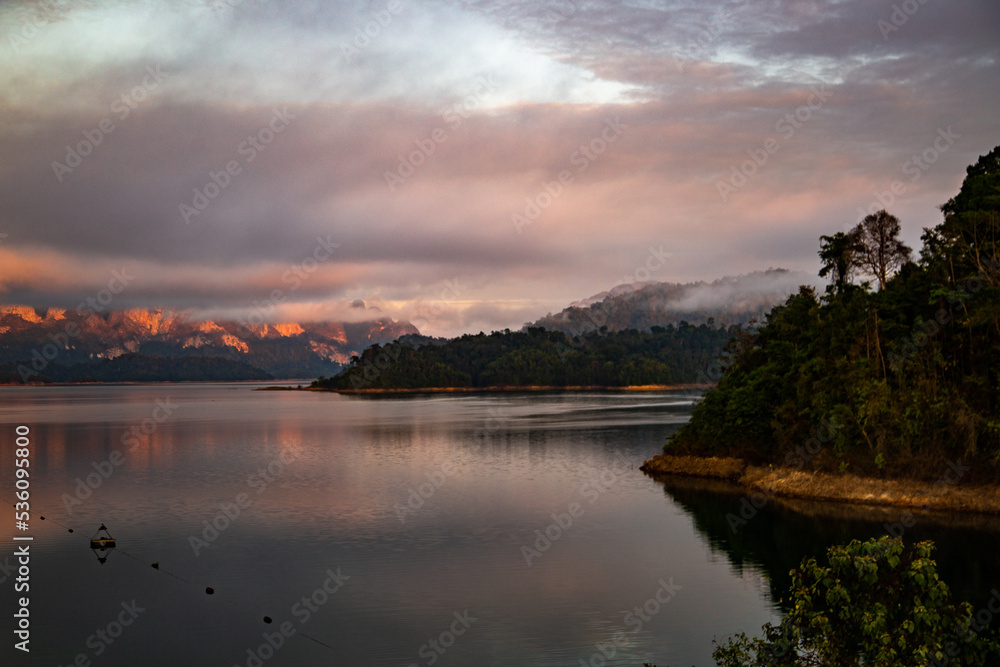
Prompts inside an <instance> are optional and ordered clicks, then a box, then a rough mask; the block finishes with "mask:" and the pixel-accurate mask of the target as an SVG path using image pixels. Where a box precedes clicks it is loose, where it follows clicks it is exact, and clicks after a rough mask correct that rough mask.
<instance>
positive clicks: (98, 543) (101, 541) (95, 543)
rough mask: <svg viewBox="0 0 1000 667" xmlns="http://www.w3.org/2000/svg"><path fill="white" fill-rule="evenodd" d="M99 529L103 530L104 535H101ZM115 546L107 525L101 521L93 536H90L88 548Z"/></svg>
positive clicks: (111, 547) (109, 547) (110, 547)
mask: <svg viewBox="0 0 1000 667" xmlns="http://www.w3.org/2000/svg"><path fill="white" fill-rule="evenodd" d="M101 531H104V535H101ZM114 546H115V538H113V537H111V533H109V532H108V528H107V526H105V525H104V524H103V523H102V524H101V527H100V528H98V529H97V532H96V533H94V536H93V537H92V538H90V548H91V549H113V548H114Z"/></svg>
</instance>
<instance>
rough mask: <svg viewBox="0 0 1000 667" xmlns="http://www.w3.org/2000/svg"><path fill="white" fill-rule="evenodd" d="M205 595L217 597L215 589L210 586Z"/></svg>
mask: <svg viewBox="0 0 1000 667" xmlns="http://www.w3.org/2000/svg"><path fill="white" fill-rule="evenodd" d="M205 593H207V594H208V595H215V589H214V588H212V587H211V586H209V587H208V588H206V589H205Z"/></svg>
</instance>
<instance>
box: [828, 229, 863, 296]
mask: <svg viewBox="0 0 1000 667" xmlns="http://www.w3.org/2000/svg"><path fill="white" fill-rule="evenodd" d="M819 240H820V248H819V258H820V260H822V262H823V268H822V269H820V272H819V275H820V278H825V277H826V276H828V275H829V276H830V282H831V283H833V285H834V286H835V287H836V288H837V292H843V291H844V288H845V287H846V286H847V285H849V284H850V282H851V279H852V278H853V277H854V274H855V272H856V271H857V269H858V260H859V258H860V255H861V253H862V252H864V247H863V246H862V244H861V239H860V238H859V235H858V233H857V229H854V230H852V231H850V232H848V233H847V234H845V233H844V232H837V233H836V234H834V235H833V236H821V237H819Z"/></svg>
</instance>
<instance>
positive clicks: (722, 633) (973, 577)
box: [0, 384, 1000, 667]
mask: <svg viewBox="0 0 1000 667" xmlns="http://www.w3.org/2000/svg"><path fill="white" fill-rule="evenodd" d="M254 386H255V385H248V384H237V385H234V384H202V385H141V386H87V387H40V388H32V387H9V388H0V450H2V451H0V479H2V480H3V481H2V489H0V498H2V499H3V500H4V501H5V502H6V503H7V504H6V506H7V508H8V509H7V511H6V512H5V513H4V514H3V516H4V517H6V518H5V525H6V526H7V529H6V533H5V534H6V535H7V537H6V538H4V539H5V541H6V542H7V543H8V544H12V545H13V544H15V543H14V542H12V541H11V540H10V538H11V537H12V536H14V535H17V534H19V531H17V530H16V528H15V517H14V512H13V507H12V506H11V505H12V503H13V501H14V492H15V491H14V480H15V475H14V459H15V453H14V442H15V437H16V436H15V432H16V428H17V427H18V426H26V427H28V429H30V436H29V437H30V439H31V445H30V449H31V457H32V458H31V468H30V470H31V478H30V482H31V487H30V491H31V494H32V495H31V505H32V508H31V509H32V511H31V518H30V529H29V530H28V531H27V532H25V533H20V534H21V535H30V536H32V537H34V540H33V541H32V542H30V543H29V542H19V543H16V544H17V545H18V546H19V545H22V544H30V554H31V560H30V582H29V584H30V593H29V594H30V605H29V609H30V633H31V634H30V649H31V652H30V654H24V653H21V652H19V651H16V650H15V649H14V648H13V644H14V642H15V641H17V639H16V638H13V637H14V636H13V635H12V633H11V631H10V630H11V629H12V628H13V622H12V615H13V614H14V613H15V611H16V610H17V606H16V599H17V598H18V597H19V596H21V595H23V593H17V594H16V593H15V591H14V585H15V578H16V577H17V574H16V571H15V570H14V569H13V568H12V565H14V564H15V562H16V561H15V559H14V557H13V555H12V554H13V552H14V548H15V547H14V546H11V547H9V548H5V549H4V550H3V552H2V555H0V568H2V569H0V579H2V582H3V583H2V586H3V592H4V594H3V614H4V618H5V619H7V620H6V621H5V624H6V625H5V626H4V627H5V628H7V631H6V632H5V633H4V636H5V637H6V639H5V640H4V646H3V649H2V653H0V655H3V656H5V659H4V660H3V664H24V665H48V666H52V665H73V664H79V665H86V664H93V665H125V666H130V667H131V666H137V665H143V666H145V665H168V666H178V665H195V666H200V665H207V666H214V665H218V666H220V667H231V666H235V665H240V666H244V667H253V666H255V665H256V666H257V667H261V666H262V665H268V666H270V665H282V666H284V665H389V666H398V667H410V666H412V665H420V666H424V665H426V666H428V667H429V666H430V665H441V666H444V667H447V666H448V665H456V666H478V665H567V666H568V665H574V666H578V665H581V664H582V665H642V663H643V662H647V661H648V662H653V663H655V664H657V665H658V666H659V667H666V666H668V665H673V666H674V667H688V666H689V665H692V664H693V665H699V666H703V665H713V664H714V662H712V660H711V657H710V656H711V651H712V640H713V639H723V638H725V637H727V636H729V635H731V634H733V633H735V632H739V631H741V630H745V631H747V632H749V633H754V634H756V633H757V632H758V631H759V630H760V626H761V625H762V624H763V623H765V622H768V621H772V622H776V621H777V620H778V619H779V618H780V615H781V607H780V605H779V603H778V598H779V597H780V591H781V589H782V588H783V587H784V586H785V585H786V583H787V581H788V580H787V572H788V570H789V569H790V568H791V567H793V566H795V565H796V564H797V563H798V562H799V561H800V560H801V558H802V557H803V556H805V555H807V554H809V555H819V554H821V553H822V552H823V551H824V550H825V549H826V547H827V546H829V545H830V544H834V543H838V542H843V541H847V540H849V539H851V538H855V537H856V538H867V537H871V536H875V535H878V534H881V533H884V532H885V529H884V527H883V526H884V524H886V523H893V522H897V521H899V518H900V513H899V511H898V510H877V509H875V510H860V509H857V510H853V509H852V510H848V509H844V508H837V507H828V506H827V507H824V506H820V505H816V504H809V503H800V504H796V505H787V504H779V503H775V502H772V503H768V504H766V505H765V506H764V507H763V508H761V509H759V510H757V512H756V515H754V516H752V517H751V518H750V519H749V520H748V521H747V523H746V525H742V526H739V527H738V529H737V530H736V531H735V532H734V531H733V530H732V528H731V527H730V523H729V522H727V518H726V517H727V514H731V513H739V512H740V510H741V503H742V501H743V499H742V497H741V495H740V494H739V493H738V492H734V491H733V490H732V489H729V488H727V487H725V486H723V485H717V484H707V483H703V482H696V481H684V480H676V481H671V482H668V483H666V484H665V483H662V482H656V481H653V480H651V479H649V478H647V477H646V476H645V475H643V474H642V473H641V472H640V471H639V470H638V467H639V465H641V463H642V461H643V460H644V459H646V458H648V457H649V456H651V455H652V454H655V453H657V452H659V451H661V448H662V445H663V443H664V441H665V440H666V438H667V437H668V436H669V435H670V433H671V432H672V431H673V430H675V429H676V428H677V427H678V425H680V424H682V423H683V422H684V421H685V420H686V419H687V418H688V415H689V413H690V410H691V406H692V404H693V402H694V400H696V397H697V396H696V394H693V393H690V392H656V393H630V394H625V393H606V394H605V393H554V394H490V395H478V394H477V395H468V396H463V395H421V396H409V397H404V398H380V399H373V398H363V397H345V396H339V395H336V394H325V393H324V394H320V393H312V392H275V391H269V392H260V391H253V388H254ZM22 430H23V429H22ZM41 516H44V517H45V520H44V521H43V520H42V519H41ZM102 523H103V524H105V525H106V526H107V528H108V529H109V531H110V533H111V534H112V535H113V536H114V537H115V538H116V539H117V548H116V549H114V550H113V551H111V552H109V553H107V554H105V555H106V559H105V560H104V562H101V560H100V559H99V556H101V554H100V553H98V552H94V551H92V550H91V549H90V548H89V538H90V537H91V535H93V534H94V533H95V532H96V531H97V529H98V527H99V526H100V525H101V524H102ZM69 529H72V530H73V532H72V533H70V532H69ZM905 537H906V539H908V540H910V539H914V540H919V539H934V540H936V541H937V542H938V552H937V556H938V561H939V565H940V569H941V571H942V573H943V575H944V576H945V578H946V580H947V581H948V583H949V584H950V585H951V586H952V588H953V591H954V592H955V593H956V595H957V596H959V597H961V598H962V599H968V600H970V601H972V602H973V603H974V604H975V605H978V606H983V605H985V603H986V602H987V600H988V599H989V598H990V596H991V594H992V593H991V591H992V590H993V589H994V588H996V587H1000V529H998V528H997V526H996V524H995V522H993V521H990V520H985V519H973V518H962V517H935V516H924V515H920V516H918V517H917V525H916V526H914V527H912V528H909V529H907V530H906V535H905ZM153 563H157V564H158V569H157V568H154V567H152V564H153ZM207 587H211V588H212V589H214V594H213V595H208V594H207V593H206V588H207ZM977 608H978V607H977ZM265 616H266V617H269V618H270V619H271V620H272V622H271V623H265V621H264V617H265Z"/></svg>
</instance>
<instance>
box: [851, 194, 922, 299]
mask: <svg viewBox="0 0 1000 667" xmlns="http://www.w3.org/2000/svg"><path fill="white" fill-rule="evenodd" d="M899 230H900V225H899V218H897V217H896V216H894V215H891V214H890V213H889V212H888V211H886V210H885V209H882V210H881V211H879V212H878V213H872V214H871V215H868V216H865V219H864V220H862V221H861V222H859V223H858V225H857V226H856V227H855V228H854V229H852V230H851V234H853V235H856V236H857V239H858V241H859V244H860V246H859V250H860V253H859V256H858V260H859V264H860V266H861V269H862V270H863V271H864V272H865V273H867V274H868V275H870V276H873V277H874V278H875V279H876V280H878V286H879V289H880V290H881V289H885V283H886V281H887V280H888V279H889V276H890V275H892V274H893V273H895V272H896V270H897V269H899V267H901V266H903V264H906V262H908V261H909V260H910V255H911V253H912V250H910V247H909V246H908V245H906V244H905V243H903V242H902V241H900V240H899Z"/></svg>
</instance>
